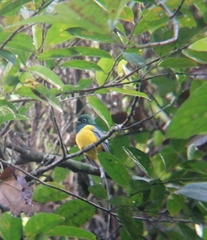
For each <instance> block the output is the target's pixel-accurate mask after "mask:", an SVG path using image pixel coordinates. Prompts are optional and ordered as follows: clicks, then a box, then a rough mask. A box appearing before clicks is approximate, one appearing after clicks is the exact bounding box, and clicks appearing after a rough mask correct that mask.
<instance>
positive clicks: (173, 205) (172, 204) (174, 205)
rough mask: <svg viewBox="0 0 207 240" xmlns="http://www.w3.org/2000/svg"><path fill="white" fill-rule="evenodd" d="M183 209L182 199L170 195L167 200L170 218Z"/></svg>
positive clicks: (178, 196)
mask: <svg viewBox="0 0 207 240" xmlns="http://www.w3.org/2000/svg"><path fill="white" fill-rule="evenodd" d="M183 207H184V199H183V197H182V196H180V195H176V194H172V195H171V196H170V198H169V199H168V200H167V209H168V211H169V213H170V214H171V215H172V216H175V215H176V214H178V213H179V212H180V210H181V209H182V208H183Z"/></svg>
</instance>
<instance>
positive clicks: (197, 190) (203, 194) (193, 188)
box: [176, 182, 207, 202]
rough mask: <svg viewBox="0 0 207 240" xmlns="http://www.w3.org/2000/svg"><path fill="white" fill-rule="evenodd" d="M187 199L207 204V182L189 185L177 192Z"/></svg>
mask: <svg viewBox="0 0 207 240" xmlns="http://www.w3.org/2000/svg"><path fill="white" fill-rule="evenodd" d="M176 193H177V194H182V195H184V196H186V197H189V198H192V199H195V200H198V201H203V202H207V182H197V183H189V184H187V185H185V186H184V187H182V188H180V189H179V190H178V191H176Z"/></svg>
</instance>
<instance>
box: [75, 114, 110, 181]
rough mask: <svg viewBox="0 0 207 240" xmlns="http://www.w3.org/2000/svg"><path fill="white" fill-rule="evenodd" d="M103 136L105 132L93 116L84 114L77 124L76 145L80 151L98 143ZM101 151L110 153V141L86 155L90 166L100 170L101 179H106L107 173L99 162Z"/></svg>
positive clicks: (104, 142)
mask: <svg viewBox="0 0 207 240" xmlns="http://www.w3.org/2000/svg"><path fill="white" fill-rule="evenodd" d="M103 135H104V134H103V132H102V131H101V130H100V128H99V127H98V126H97V125H96V122H95V120H94V119H93V118H92V117H91V116H89V115H88V114H82V115H80V116H79V118H78V121H77V123H76V143H77V145H78V148H79V149H83V148H86V147H88V146H89V145H91V144H93V143H95V142H97V141H98V140H100V139H101V138H102V137H103ZM101 151H105V152H109V145H108V140H104V141H103V142H102V143H101V144H100V145H98V146H97V147H94V148H92V149H90V150H88V151H87V152H85V153H84V154H85V156H86V158H87V159H88V161H89V162H90V164H91V165H92V166H94V167H97V168H98V169H99V170H100V173H101V175H100V176H101V178H104V177H105V172H104V170H103V168H102V167H101V165H100V163H99V160H98V153H99V152H101Z"/></svg>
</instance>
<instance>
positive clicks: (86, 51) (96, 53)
mask: <svg viewBox="0 0 207 240" xmlns="http://www.w3.org/2000/svg"><path fill="white" fill-rule="evenodd" d="M70 49H72V50H75V51H77V52H78V53H79V54H80V55H81V56H90V57H100V58H111V55H110V53H108V52H107V51H105V50H102V49H99V48H91V47H82V46H77V47H72V48H70Z"/></svg>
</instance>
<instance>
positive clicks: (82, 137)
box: [76, 125, 102, 160]
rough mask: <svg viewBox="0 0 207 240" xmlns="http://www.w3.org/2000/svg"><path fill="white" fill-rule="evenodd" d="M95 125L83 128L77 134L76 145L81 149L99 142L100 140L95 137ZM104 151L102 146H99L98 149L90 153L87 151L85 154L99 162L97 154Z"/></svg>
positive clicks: (91, 150)
mask: <svg viewBox="0 0 207 240" xmlns="http://www.w3.org/2000/svg"><path fill="white" fill-rule="evenodd" d="M93 128H94V126H93V125H87V126H85V127H83V128H82V129H81V130H80V131H79V132H78V133H77V134H76V143H77V145H78V147H79V148H80V149H83V148H86V147H87V146H89V145H90V144H92V143H95V142H97V141H98V140H99V139H97V137H96V136H95V135H94V133H93V131H92V130H93ZM100 151H102V146H101V145H99V146H98V147H96V148H92V149H90V150H89V151H87V152H86V153H85V154H86V155H87V156H88V157H89V158H91V159H92V160H98V159H97V152H100Z"/></svg>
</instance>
